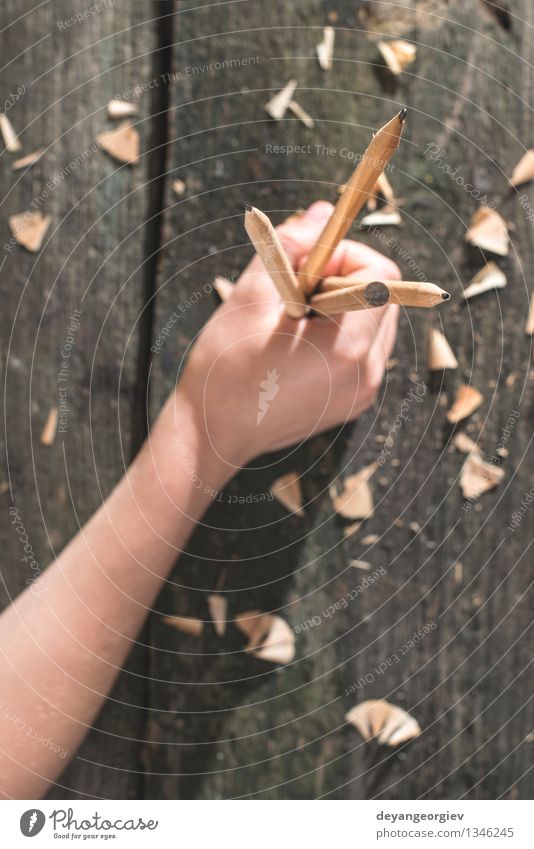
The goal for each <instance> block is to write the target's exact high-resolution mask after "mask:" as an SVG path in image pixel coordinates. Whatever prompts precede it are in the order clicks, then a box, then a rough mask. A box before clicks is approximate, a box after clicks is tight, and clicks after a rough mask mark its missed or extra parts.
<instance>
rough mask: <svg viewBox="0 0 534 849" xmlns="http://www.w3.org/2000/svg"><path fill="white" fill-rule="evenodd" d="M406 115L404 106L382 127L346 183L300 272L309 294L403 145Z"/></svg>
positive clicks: (300, 278)
mask: <svg viewBox="0 0 534 849" xmlns="http://www.w3.org/2000/svg"><path fill="white" fill-rule="evenodd" d="M405 118H406V109H403V110H402V111H401V112H399V114H398V115H395V117H394V118H392V119H391V121H388V123H387V124H385V125H384V126H383V127H382V128H381V129H380V130H378V132H377V133H376V134H375V135H374V136H373V138H372V140H371V143H370V144H369V147H368V148H367V150H366V151H365V153H364V154H363V157H362V159H361V161H360V162H359V164H358V167H357V168H356V170H355V171H354V173H353V174H352V176H351V178H350V180H349V182H348V183H347V184H346V186H345V191H344V192H343V194H342V195H341V197H340V198H339V200H338V202H337V203H336V206H335V208H334V211H333V212H332V215H331V216H330V218H329V219H328V221H327V223H326V225H325V227H324V229H323V231H322V233H321V235H320V236H319V239H318V240H317V242H316V244H315V245H314V247H313V248H312V250H311V252H310V255H309V257H308V259H307V260H306V263H305V264H304V266H303V268H302V270H301V271H300V272H299V280H300V281H301V284H302V286H303V288H304V292H305V294H306V295H310V294H311V293H312V292H313V290H314V289H315V287H316V285H317V283H318V281H319V280H320V279H321V276H322V272H323V269H324V267H325V265H326V263H327V262H328V260H329V259H330V257H331V256H332V254H333V253H334V251H335V249H336V247H337V245H338V244H339V242H340V241H341V239H342V238H343V237H344V236H345V234H346V233H347V231H348V229H349V227H350V226H351V224H352V222H353V221H354V219H355V218H356V216H357V215H358V213H359V211H360V210H361V208H362V206H363V205H364V203H365V202H366V201H367V200H368V199H369V197H371V196H372V194H373V188H374V186H375V184H376V181H377V179H378V178H379V176H380V175H381V174H382V172H383V171H384V168H385V167H386V165H387V164H388V162H389V160H390V159H391V157H392V156H393V154H394V153H395V151H396V150H397V148H398V146H399V142H400V137H401V134H402V130H403V127H404V121H405Z"/></svg>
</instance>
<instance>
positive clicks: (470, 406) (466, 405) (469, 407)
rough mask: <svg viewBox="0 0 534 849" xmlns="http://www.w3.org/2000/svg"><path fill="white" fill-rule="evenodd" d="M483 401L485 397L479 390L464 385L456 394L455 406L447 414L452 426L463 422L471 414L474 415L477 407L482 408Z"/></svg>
mask: <svg viewBox="0 0 534 849" xmlns="http://www.w3.org/2000/svg"><path fill="white" fill-rule="evenodd" d="M483 400H484V397H483V395H482V394H481V393H480V392H479V391H478V389H475V387H474V386H468V385H467V384H466V383H462V385H461V386H460V387H459V389H458V391H457V393H456V398H455V400H454V404H453V405H452V407H451V408H450V410H449V411H448V412H447V419H448V421H449V422H450V423H451V424H456V423H457V422H461V421H462V419H466V418H467V417H468V416H470V415H471V413H474V412H475V410H476V409H477V407H480V405H481V404H482V401H483Z"/></svg>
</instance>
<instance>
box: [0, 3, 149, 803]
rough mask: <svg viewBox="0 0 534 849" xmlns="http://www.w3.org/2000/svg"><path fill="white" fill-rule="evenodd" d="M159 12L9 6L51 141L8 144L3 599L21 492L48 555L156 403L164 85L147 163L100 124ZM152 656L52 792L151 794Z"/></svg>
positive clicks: (35, 544) (118, 6) (141, 74)
mask: <svg viewBox="0 0 534 849" xmlns="http://www.w3.org/2000/svg"><path fill="white" fill-rule="evenodd" d="M151 11H152V10H151V4H138V3H134V2H130V0H127V2H109V3H100V4H82V3H75V4H72V3H67V2H45V3H37V2H30V0H25V2H20V0H17V2H11V0H8V2H6V3H3V4H2V9H1V11H0V16H1V18H0V20H1V26H2V28H3V53H2V63H3V66H4V67H3V72H2V81H3V85H2V99H4V98H5V99H6V100H8V101H9V98H10V95H11V94H13V93H16V92H17V91H18V90H19V87H24V89H23V91H22V94H21V95H20V96H18V97H15V98H14V102H13V105H12V108H11V109H10V110H9V113H8V114H9V118H10V119H11V121H12V123H13V125H14V127H15V129H16V130H17V132H18V133H19V136H20V140H21V142H22V145H23V152H24V153H28V152H30V151H32V150H35V149H36V148H38V147H45V148H46V153H45V155H44V156H43V158H42V159H41V160H40V162H39V163H38V164H36V165H34V166H33V168H31V169H30V170H28V171H26V172H13V171H12V170H11V161H12V160H13V159H14V158H15V155H10V154H7V153H6V152H5V151H2V169H1V176H0V180H1V187H2V188H1V196H2V245H3V247H2V250H1V257H0V265H1V275H0V276H1V280H2V293H3V298H2V311H1V312H2V315H1V322H2V333H1V338H2V351H3V357H5V362H6V367H7V374H6V395H5V398H6V401H5V433H6V446H5V452H6V453H5V454H4V457H5V458H7V459H4V461H3V464H2V465H3V471H2V480H3V481H6V482H7V483H9V485H10V487H11V490H10V491H9V490H8V491H5V492H3V494H2V496H1V497H2V500H3V505H4V506H3V509H2V521H3V524H4V528H5V532H4V535H3V540H4V557H3V560H2V567H1V569H2V603H3V604H6V603H7V602H8V600H9V599H10V598H13V597H14V596H16V595H17V593H18V592H19V591H20V590H21V589H22V588H23V587H24V585H25V582H26V581H27V580H28V579H29V578H31V577H32V572H31V570H30V569H29V566H28V564H27V563H23V562H21V557H22V556H23V554H24V551H23V550H22V548H21V544H20V540H19V538H18V536H17V533H16V531H15V528H14V527H13V526H10V522H11V518H10V516H9V514H8V513H7V510H8V507H9V505H10V503H11V501H10V499H11V498H12V503H13V505H14V507H15V508H16V509H17V510H18V511H19V515H20V520H21V522H22V523H23V526H24V528H25V529H26V532H27V534H28V537H29V540H30V543H31V546H32V548H33V551H34V552H35V557H36V560H37V562H38V564H39V568H44V567H45V566H46V564H47V562H49V561H50V559H51V558H52V556H53V555H54V554H55V553H57V552H59V551H60V549H61V548H62V547H63V545H64V544H65V543H66V542H67V541H68V540H69V538H70V537H71V536H72V535H73V534H74V533H75V532H76V530H77V529H78V527H79V526H80V525H81V524H82V523H83V522H84V521H85V520H86V519H87V518H88V517H89V516H90V515H91V513H92V512H93V511H94V510H95V508H96V507H98V505H99V504H100V503H101V501H102V499H103V498H104V497H105V496H106V494H107V493H108V492H109V491H110V488H111V487H112V486H113V485H114V483H115V482H116V481H117V480H118V478H119V477H120V476H121V475H122V473H123V470H124V468H125V466H126V465H127V464H128V462H129V459H130V457H131V454H132V450H133V445H132V428H133V426H134V424H135V416H136V409H141V413H140V415H142V404H141V405H138V404H137V401H138V388H137V384H136V381H137V373H138V371H137V362H138V356H139V350H138V346H139V335H140V321H141V322H142V311H143V305H144V297H145V280H144V274H143V261H144V245H143V227H144V222H145V219H146V217H147V216H148V214H149V208H148V202H147V198H148V192H147V188H146V186H145V183H146V180H147V175H148V173H149V167H148V158H147V155H146V151H147V150H148V148H149V146H150V125H149V123H148V120H147V119H148V118H149V114H150V108H151V107H150V92H149V90H148V89H147V90H146V91H143V92H142V93H141V94H140V96H139V97H138V101H139V108H140V115H139V121H138V127H137V128H138V131H139V133H140V135H141V148H142V151H143V155H142V157H141V162H140V164H139V165H137V166H136V167H134V168H131V167H129V166H122V167H121V166H120V165H119V163H117V162H114V161H113V160H112V159H111V158H109V157H108V156H107V155H106V154H105V153H103V152H102V151H101V150H100V149H99V148H98V146H97V145H96V143H95V136H96V134H97V133H99V132H101V131H103V130H106V129H111V127H112V126H113V125H112V122H110V121H109V120H108V118H107V115H106V108H105V107H106V104H107V102H108V100H110V99H111V98H112V97H117V96H121V95H123V94H124V95H125V96H128V95H127V94H126V93H129V92H130V91H131V90H132V89H133V88H134V87H135V86H137V85H141V86H142V85H143V84H145V83H147V82H148V81H149V80H150V78H151V74H152V73H153V72H152V71H151V62H152V60H151V57H150V52H151V51H152V50H153V48H154V46H155V40H154V39H155V29H154V26H153V24H152V23H151V21H150V18H151ZM32 208H33V209H34V210H38V211H41V212H42V213H43V214H45V215H50V216H51V218H52V224H51V227H50V230H49V233H48V235H47V239H46V241H45V244H44V247H43V248H42V250H41V251H40V252H39V253H38V254H29V253H28V252H26V251H25V250H24V249H23V248H21V247H20V246H16V245H15V246H13V245H11V244H10V243H9V238H10V234H9V232H8V226H7V218H8V216H9V215H11V214H13V213H18V212H24V211H25V210H28V209H32ZM6 246H7V247H6ZM76 311H78V312H76ZM71 316H74V317H75V318H74V320H71ZM65 363H66V365H65ZM61 390H64V394H63V396H62V397H63V401H64V403H65V404H66V406H67V408H68V410H67V412H66V413H65V415H64V416H63V415H62V417H61V420H60V424H62V425H63V430H64V432H63V433H58V436H57V439H56V441H55V444H54V445H53V446H52V447H48V448H47V447H44V446H43V445H41V444H40V442H39V436H40V433H41V430H42V428H43V425H44V422H45V419H46V416H47V414H48V411H49V409H50V408H51V407H53V406H58V405H59V403H60V401H61V400H62V397H61V394H60V393H61ZM43 603H46V600H45V599H43ZM144 664H145V661H144V650H143V648H142V647H140V648H138V649H137V650H136V651H135V652H134V654H133V655H132V658H131V660H130V662H129V664H128V668H127V671H126V672H125V673H124V674H123V675H122V676H121V678H120V680H119V682H118V684H117V686H116V688H115V689H114V691H113V694H112V697H111V700H110V701H109V703H108V704H107V706H106V708H105V710H104V711H103V712H102V715H101V716H100V718H99V720H98V723H97V729H96V730H95V731H93V732H91V734H90V735H89V737H88V738H87V740H86V742H85V743H84V745H83V746H82V748H81V749H80V751H79V752H78V754H77V756H76V758H75V760H74V762H73V763H72V765H71V766H70V767H69V768H68V770H67V771H66V773H65V774H64V775H63V776H62V778H61V779H60V781H59V782H58V784H57V786H56V788H55V789H54V790H53V792H52V794H51V795H53V796H55V797H76V796H79V797H80V798H82V797H86V796H96V797H102V796H103V797H116V798H128V797H135V796H137V795H138V794H139V792H140V786H141V783H142V781H141V777H140V774H139V768H140V762H139V743H138V740H139V738H140V737H142V734H143V728H144V715H143V701H144V694H145V688H144V681H143V678H142V677H141V676H142V673H143V671H144ZM58 742H60V741H58Z"/></svg>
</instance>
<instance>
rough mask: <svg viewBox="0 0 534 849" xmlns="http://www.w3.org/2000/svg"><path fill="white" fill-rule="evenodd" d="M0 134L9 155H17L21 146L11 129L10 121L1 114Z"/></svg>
mask: <svg viewBox="0 0 534 849" xmlns="http://www.w3.org/2000/svg"><path fill="white" fill-rule="evenodd" d="M0 133H2V138H3V140H4V144H5V146H6V150H8V151H9V153H17V152H18V151H19V150H21V149H22V145H21V143H20V141H19V140H18V138H17V134H16V132H15V130H14V129H13V125H12V123H11V121H10V120H9V118H8V117H7V115H5V114H4V113H3V112H0Z"/></svg>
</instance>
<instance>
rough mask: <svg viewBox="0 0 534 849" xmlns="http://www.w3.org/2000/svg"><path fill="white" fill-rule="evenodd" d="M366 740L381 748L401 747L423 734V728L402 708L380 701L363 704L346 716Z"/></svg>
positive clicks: (372, 700) (374, 700) (373, 700)
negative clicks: (402, 744) (374, 742)
mask: <svg viewBox="0 0 534 849" xmlns="http://www.w3.org/2000/svg"><path fill="white" fill-rule="evenodd" d="M345 719H346V720H347V722H350V723H351V725H354V727H355V728H356V729H357V730H358V731H359V733H360V734H361V736H362V737H363V739H364V740H373V739H374V740H376V742H377V743H378V744H379V745H381V746H399V745H400V744H401V743H406V742H407V741H408V740H412V739H413V738H414V737H418V736H419V734H420V733H421V727H420V725H419V723H418V722H417V720H415V719H414V718H413V717H412V716H410V714H409V713H407V712H406V711H405V710H402V708H399V707H397V706H396V705H392V704H390V703H389V702H385V701H382V700H379V699H371V700H369V701H366V702H361V703H360V704H359V705H356V707H353V708H352V710H350V711H349V712H348V713H347V714H346V716H345Z"/></svg>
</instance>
